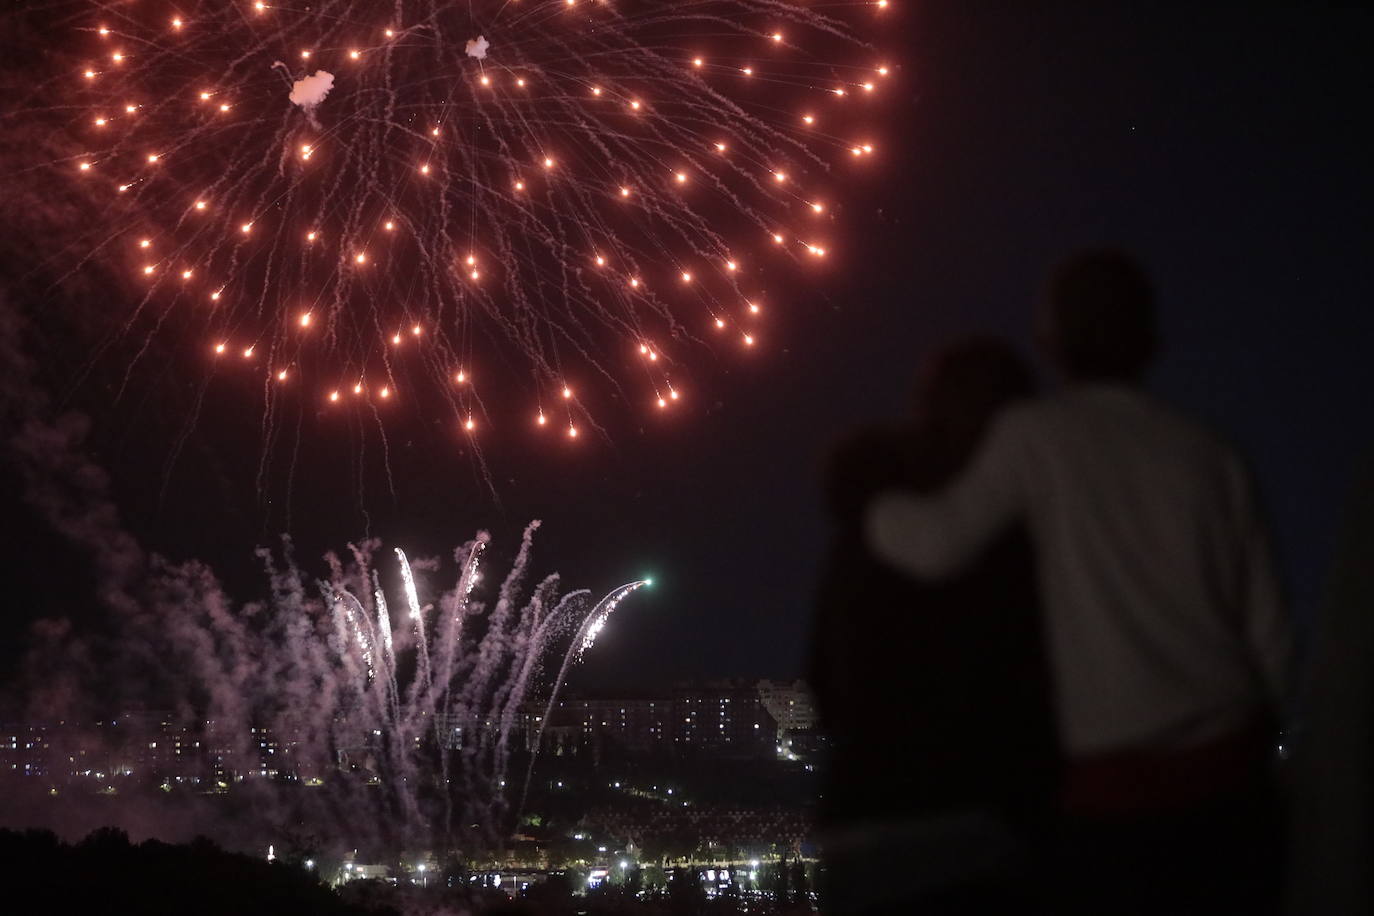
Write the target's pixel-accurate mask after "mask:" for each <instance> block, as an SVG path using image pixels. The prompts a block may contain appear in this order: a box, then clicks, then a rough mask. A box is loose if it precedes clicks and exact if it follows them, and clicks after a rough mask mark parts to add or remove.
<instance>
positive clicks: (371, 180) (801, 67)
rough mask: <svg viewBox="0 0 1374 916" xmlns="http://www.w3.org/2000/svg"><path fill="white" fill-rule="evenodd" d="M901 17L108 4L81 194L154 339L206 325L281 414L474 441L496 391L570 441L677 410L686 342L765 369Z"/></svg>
mask: <svg viewBox="0 0 1374 916" xmlns="http://www.w3.org/2000/svg"><path fill="white" fill-rule="evenodd" d="M887 5H888V4H887V0H877V2H865V3H858V4H854V3H845V4H835V5H833V12H832V11H828V10H827V9H826V5H825V4H811V3H802V2H785V0H693V2H689V3H683V2H680V0H624V2H609V0H480V2H474V3H470V4H453V3H441V2H437V0H418V2H397V3H395V4H394V5H382V6H378V5H377V4H373V3H366V2H363V0H325V2H323V3H321V4H319V5H316V6H308V7H302V6H298V5H297V6H279V5H277V4H275V3H268V2H265V0H263V2H253V0H214V2H187V3H185V4H182V5H180V6H177V7H172V6H170V5H168V4H165V3H160V2H155V3H150V2H139V3H133V2H124V0H117V2H116V0H108V2H97V3H95V4H93V5H92V7H91V8H90V10H89V15H83V16H82V17H81V19H82V21H80V23H79V28H78V31H77V34H76V35H75V36H74V41H75V47H76V48H77V49H78V53H77V55H76V57H77V60H79V63H77V64H75V71H74V73H73V82H75V83H76V84H77V85H76V87H75V90H74V94H75V96H76V102H77V105H78V109H79V110H80V111H81V112H82V115H81V119H80V123H78V125H77V130H78V134H79V137H80V142H81V144H82V145H83V146H84V147H85V151H84V152H83V153H81V154H80V155H77V156H75V157H74V158H73V160H72V161H71V163H70V168H71V170H72V173H73V176H74V178H76V179H77V180H80V181H83V182H89V185H88V187H89V189H90V191H91V193H92V194H93V195H95V196H96V198H97V199H102V200H104V202H105V206H106V208H107V209H108V212H109V213H110V214H112V216H113V217H114V222H115V223H116V224H115V225H114V226H112V227H110V230H109V234H108V235H106V236H105V237H104V238H103V241H102V243H101V244H100V246H99V247H100V249H101V250H102V251H103V252H104V253H105V254H107V255H109V256H111V257H112V259H113V261H114V263H116V264H117V265H119V267H120V268H121V270H123V271H127V272H128V273H129V274H130V275H131V276H132V278H133V281H134V282H136V283H137V284H139V285H141V286H142V287H143V289H144V293H143V296H142V299H141V302H140V303H139V305H138V306H137V308H136V309H134V310H133V312H132V314H133V315H135V316H136V315H138V314H140V313H142V312H146V311H150V310H153V309H157V310H158V312H157V313H158V314H162V312H161V310H162V309H177V310H182V311H184V312H188V313H189V314H190V316H191V317H190V319H189V322H190V326H191V327H194V328H195V329H196V330H195V331H194V335H193V339H195V340H196V341H197V346H199V347H202V348H203V352H204V353H205V355H206V358H207V359H210V360H217V361H219V362H222V363H229V362H232V363H234V364H236V365H235V369H236V370H237V371H242V372H248V373H255V374H258V375H259V376H260V377H261V378H262V379H263V380H264V383H265V384H264V387H265V389H266V390H267V397H268V398H269V400H270V399H275V398H281V397H285V396H287V393H288V392H291V391H294V392H295V393H294V395H293V396H296V397H304V398H308V399H313V400H314V401H316V402H317V403H318V404H319V405H320V407H321V408H322V409H324V410H345V409H348V407H349V406H350V405H357V406H361V405H368V406H369V407H370V408H372V409H381V408H382V407H383V406H384V405H386V404H387V403H391V402H395V401H396V400H398V399H400V398H406V397H416V398H418V397H419V396H420V389H435V388H437V389H438V390H439V391H441V392H442V398H443V403H444V404H445V405H446V409H447V410H449V411H451V416H452V420H451V422H452V423H453V424H454V426H455V427H456V428H457V429H458V430H460V431H462V432H463V433H465V434H466V435H468V436H472V435H475V434H477V433H478V432H480V430H481V428H482V426H483V425H485V424H487V423H489V422H490V420H491V417H490V416H489V415H488V413H487V410H486V407H485V406H484V400H483V395H484V394H486V393H491V392H492V389H491V388H484V387H482V386H483V385H484V384H489V383H488V382H487V380H489V379H500V380H502V383H503V384H504V383H505V382H508V381H514V382H515V383H517V384H518V385H519V387H520V388H521V390H522V391H523V392H524V393H522V394H520V395H518V396H517V397H516V398H515V399H511V398H509V397H504V396H503V397H502V399H501V403H502V404H513V403H515V404H518V403H520V402H521V400H524V401H525V404H526V406H525V407H522V408H520V410H521V411H527V413H526V414H525V417H526V419H523V420H521V422H528V423H531V424H533V425H534V426H535V427H537V428H553V429H558V428H560V427H561V429H562V430H563V433H564V434H565V435H566V436H567V437H570V438H575V437H577V435H578V431H579V425H596V423H597V420H596V417H595V411H596V408H597V407H598V406H599V405H602V406H604V405H605V404H606V403H607V402H608V400H609V399H610V398H611V397H616V398H622V399H624V400H625V401H627V402H628V403H629V404H631V405H643V407H644V408H645V409H646V410H649V411H658V410H665V409H668V408H671V407H673V406H674V405H675V404H676V403H678V402H679V401H680V399H682V398H683V397H685V392H686V390H687V389H688V387H689V386H688V384H687V379H686V373H687V371H688V370H687V368H686V364H687V362H688V360H687V356H688V352H687V351H688V350H689V348H690V346H691V345H692V344H693V343H695V342H699V341H701V340H703V339H709V338H711V337H713V336H714V337H719V338H721V339H722V340H724V341H734V342H735V343H736V344H737V345H738V346H739V347H742V348H749V347H752V346H754V345H755V344H756V343H757V342H758V341H760V340H761V339H762V337H761V331H760V323H761V321H762V317H763V313H764V312H765V311H767V309H765V308H764V306H763V304H762V299H763V296H762V292H763V285H764V280H763V271H764V270H765V269H767V265H768V263H769V262H774V261H779V260H781V261H782V263H784V264H787V265H788V266H789V269H796V270H800V271H803V272H808V274H809V272H811V271H814V270H817V269H820V268H822V266H823V265H824V263H825V260H826V256H827V253H828V252H829V250H830V248H831V246H833V245H835V244H837V242H836V240H835V238H834V236H835V234H836V228H835V224H834V223H833V222H832V219H831V210H832V202H833V200H834V198H835V196H836V195H837V191H838V188H839V186H840V184H841V183H842V182H843V181H844V179H845V178H846V176H847V174H849V173H852V172H853V171H854V170H861V169H864V168H865V167H866V166H867V163H868V157H869V156H870V155H871V154H872V153H873V152H874V142H875V141H874V139H873V135H872V133H871V131H870V127H871V120H870V119H872V118H873V117H875V116H876V112H875V111H874V110H873V108H872V103H873V98H872V97H874V96H878V95H880V94H881V92H880V90H881V88H882V86H883V84H884V81H885V80H886V79H887V77H888V74H889V62H887V61H885V60H884V58H883V57H882V56H881V55H880V54H879V53H878V52H877V51H876V50H874V49H873V48H872V47H871V46H870V45H869V44H867V43H866V42H864V41H863V40H862V38H861V37H860V36H861V33H863V32H864V31H865V30H866V29H873V28H876V27H879V26H880V25H881V22H882V20H883V16H884V15H885V10H886V7H887ZM130 326H132V319H131V321H130ZM425 399H426V403H430V402H429V401H428V395H425Z"/></svg>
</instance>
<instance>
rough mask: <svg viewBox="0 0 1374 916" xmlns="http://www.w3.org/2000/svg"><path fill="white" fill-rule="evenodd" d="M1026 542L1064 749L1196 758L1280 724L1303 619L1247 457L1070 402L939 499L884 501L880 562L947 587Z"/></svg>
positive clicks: (1105, 401)
mask: <svg viewBox="0 0 1374 916" xmlns="http://www.w3.org/2000/svg"><path fill="white" fill-rule="evenodd" d="M1015 521H1023V522H1024V523H1025V524H1027V525H1028V527H1029V529H1030V533H1031V537H1032V541H1033V543H1034V547H1035V551H1036V566H1037V575H1038V579H1039V585H1040V589H1041V597H1042V600H1043V602H1044V608H1045V617H1046V638H1047V642H1048V644H1049V647H1050V658H1051V662H1052V667H1053V671H1054V680H1055V692H1056V705H1057V710H1058V716H1059V728H1060V737H1061V744H1062V745H1063V747H1064V749H1065V751H1066V752H1068V753H1070V754H1073V755H1082V754H1093V753H1098V752H1103V751H1111V750H1125V749H1138V748H1162V747H1175V746H1186V745H1188V744H1192V743H1195V742H1199V741H1205V740H1207V739H1208V738H1212V737H1217V736H1220V735H1223V734H1225V733H1227V732H1228V731H1230V730H1232V729H1235V728H1238V727H1241V726H1243V725H1245V724H1248V723H1249V722H1250V721H1251V720H1252V719H1253V718H1254V717H1255V716H1256V715H1257V714H1260V713H1262V712H1264V711H1270V710H1274V709H1276V708H1277V705H1278V704H1279V702H1280V701H1281V698H1282V696H1283V692H1284V689H1285V687H1286V680H1285V679H1286V675H1287V668H1288V655H1289V648H1290V627H1289V619H1288V615H1287V612H1286V608H1285V607H1284V604H1283V601H1282V598H1281V595H1280V592H1279V588H1278V585H1277V581H1276V578H1275V575H1274V570H1273V561H1272V556H1271V553H1270V549H1269V541H1268V537H1267V534H1266V531H1265V527H1264V524H1263V522H1262V520H1261V517H1260V514H1259V511H1258V507H1257V505H1256V500H1255V495H1254V492H1253V487H1252V485H1251V481H1250V477H1249V474H1248V473H1247V472H1246V470H1245V468H1244V466H1243V465H1242V463H1241V462H1240V460H1239V458H1238V457H1237V455H1236V454H1235V452H1234V451H1233V450H1232V449H1231V448H1229V447H1228V446H1226V445H1225V444H1223V443H1222V442H1221V441H1220V440H1219V439H1217V438H1216V437H1215V436H1213V435H1212V434H1211V433H1209V432H1208V431H1207V430H1205V429H1204V428H1202V427H1201V426H1200V425H1198V424H1196V423H1194V422H1192V421H1190V420H1188V419H1186V418H1184V417H1182V416H1181V415H1179V414H1178V413H1176V412H1174V411H1173V410H1171V409H1169V408H1167V407H1165V406H1164V405H1162V404H1160V403H1159V402H1158V401H1156V400H1154V399H1153V398H1151V397H1149V396H1148V395H1146V394H1145V393H1143V392H1140V391H1137V390H1135V389H1132V388H1127V387H1122V386H1111V385H1092V386H1084V387H1080V388H1073V389H1070V390H1068V391H1066V392H1065V393H1063V394H1061V395H1059V396H1056V397H1053V398H1048V399H1045V400H1042V401H1039V402H1036V403H1032V404H1029V405H1026V406H1023V407H1015V408H1011V409H1009V410H1007V411H1006V412H1005V413H1004V414H1003V415H1001V416H1000V417H999V418H998V419H997V420H996V421H995V422H994V424H993V427H992V429H991V430H990V431H989V433H988V436H987V439H986V440H985V442H984V443H983V445H982V447H981V448H980V450H979V452H978V454H977V455H976V456H975V458H974V459H973V461H972V462H971V463H970V465H969V467H968V468H967V469H966V471H965V472H964V473H963V474H962V475H961V476H960V477H959V478H957V479H956V480H955V481H954V482H953V483H952V484H951V485H950V486H949V487H948V488H947V489H946V490H945V491H943V492H941V493H938V494H934V495H930V496H914V495H910V494H906V493H895V492H894V493H887V494H883V495H882V496H880V497H879V498H878V499H876V500H875V501H874V502H873V503H872V504H871V505H870V507H869V509H868V512H867V516H866V520H865V522H866V528H867V538H868V541H869V545H870V547H871V548H872V549H873V551H874V552H875V553H876V554H877V555H878V556H879V557H881V558H883V559H884V560H886V561H887V562H889V563H891V564H892V565H893V566H895V567H897V568H899V569H902V570H905V571H907V572H909V573H911V574H913V575H915V576H917V577H920V578H926V579H932V578H941V577H943V576H946V575H949V574H953V573H955V572H958V571H959V569H960V568H961V567H962V566H963V565H964V564H966V563H968V562H970V561H971V560H972V559H973V558H974V557H975V556H976V555H977V554H978V552H979V551H980V550H981V549H982V548H983V547H984V546H985V545H986V544H987V543H988V542H989V540H990V539H991V538H992V537H993V536H995V535H996V534H997V533H998V532H999V531H1000V530H1002V529H1004V528H1005V527H1006V526H1008V525H1010V524H1011V523H1013V522H1015Z"/></svg>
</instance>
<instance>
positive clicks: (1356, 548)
mask: <svg viewBox="0 0 1374 916" xmlns="http://www.w3.org/2000/svg"><path fill="white" fill-rule="evenodd" d="M1346 506H1347V510H1346V520H1345V525H1344V527H1343V530H1342V532H1341V537H1340V541H1339V542H1338V544H1337V548H1336V558H1335V562H1334V563H1333V565H1332V570H1331V577H1330V581H1329V582H1328V583H1327V588H1326V596H1325V600H1324V601H1323V603H1322V607H1321V611H1320V613H1319V615H1318V618H1317V625H1316V633H1315V636H1314V638H1313V644H1312V652H1311V664H1310V669H1309V672H1308V677H1307V678H1306V681H1307V683H1306V685H1305V690H1304V691H1303V694H1304V696H1303V704H1302V707H1303V716H1302V718H1303V722H1304V726H1303V728H1302V730H1301V732H1300V733H1299V734H1298V735H1297V736H1296V740H1295V746H1296V749H1295V751H1294V752H1293V777H1294V780H1293V783H1294V785H1293V789H1294V791H1293V802H1294V806H1293V852H1294V855H1293V873H1292V883H1291V886H1290V888H1289V895H1288V896H1289V907H1288V910H1289V912H1290V913H1292V914H1295V916H1296V914H1302V916H1307V914H1311V916H1328V914H1331V916H1338V914H1339V916H1344V914H1361V916H1364V914H1369V913H1374V455H1370V456H1368V457H1367V458H1366V459H1365V462H1364V467H1363V469H1362V472H1361V475H1360V478H1359V480H1358V482H1357V483H1356V486H1355V488H1354V490H1353V491H1352V493H1351V498H1350V499H1349V500H1347V502H1346Z"/></svg>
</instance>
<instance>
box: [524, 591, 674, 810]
mask: <svg viewBox="0 0 1374 916" xmlns="http://www.w3.org/2000/svg"><path fill="white" fill-rule="evenodd" d="M653 584H654V583H653V580H652V579H637V580H635V581H634V582H627V583H626V584H624V585H622V586H620V587H619V588H617V589H616V590H615V591H613V592H611V593H610V594H608V595H606V597H604V598H602V599H601V600H600V601H598V602H597V603H596V604H595V605H593V606H592V609H591V611H590V612H588V614H587V615H586V616H585V617H584V618H583V619H582V624H581V626H579V627H578V628H577V632H576V633H574V634H573V639H572V643H571V644H570V645H569V646H568V651H567V652H565V653H564V654H563V664H562V665H561V666H560V667H559V669H558V676H557V677H555V678H554V679H553V686H552V687H551V688H550V689H549V701H548V703H546V704H545V706H544V714H543V716H541V717H540V719H539V732H538V739H536V741H535V742H534V753H532V754H531V755H530V762H529V766H528V767H527V768H526V769H525V782H524V785H523V787H522V788H521V790H520V804H519V805H518V806H517V808H516V811H517V812H521V811H523V810H524V808H525V800H526V799H527V798H528V797H529V791H530V780H531V779H532V778H533V776H534V764H535V762H536V761H537V760H538V759H539V757H538V755H539V747H540V746H541V745H542V743H543V742H542V740H539V739H542V737H543V734H544V726H545V725H546V724H547V723H548V721H549V717H550V716H551V715H553V707H554V704H555V703H557V702H558V694H559V692H560V691H561V690H562V689H563V681H564V680H565V679H566V678H567V676H568V669H569V668H571V667H572V666H573V663H574V662H578V661H581V660H582V656H583V655H584V654H585V653H586V651H587V650H588V649H590V648H591V647H592V645H593V644H594V643H595V642H596V637H597V636H598V635H599V634H600V633H601V631H602V630H603V629H604V628H605V626H606V621H608V620H609V619H610V617H611V615H612V614H613V613H615V609H616V608H618V607H619V606H620V602H622V601H624V600H625V599H626V598H628V597H629V596H630V595H632V594H634V593H635V592H637V591H638V590H639V589H641V588H644V587H645V586H649V585H653Z"/></svg>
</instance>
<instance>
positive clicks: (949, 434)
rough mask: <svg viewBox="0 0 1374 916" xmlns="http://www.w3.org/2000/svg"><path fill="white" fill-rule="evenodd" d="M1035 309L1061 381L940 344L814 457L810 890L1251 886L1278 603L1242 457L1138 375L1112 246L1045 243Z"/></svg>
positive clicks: (1275, 678)
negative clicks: (883, 408) (823, 751)
mask: <svg viewBox="0 0 1374 916" xmlns="http://www.w3.org/2000/svg"><path fill="white" fill-rule="evenodd" d="M1036 332H1037V335H1036V336H1037V341H1038V343H1039V345H1040V346H1041V348H1042V350H1043V352H1044V355H1045V356H1046V357H1047V358H1048V359H1049V361H1050V362H1051V364H1052V365H1053V366H1054V368H1055V369H1056V370H1057V373H1058V374H1059V375H1060V377H1061V380H1062V382H1063V387H1062V389H1061V390H1059V391H1057V392H1056V393H1054V394H1052V395H1049V396H1045V397H1040V398H1034V399H1033V398H1031V397H1030V395H1031V394H1032V390H1031V389H1032V385H1031V382H1030V374H1029V372H1028V370H1027V369H1026V368H1025V367H1024V366H1023V364H1022V362H1021V360H1020V359H1019V358H1018V357H1017V355H1016V353H1015V351H1014V350H1012V349H1011V348H1010V347H1008V346H1007V345H1005V344H1003V343H1000V342H998V341H996V340H994V339H973V340H968V341H964V342H962V343H958V344H955V345H953V346H950V347H948V348H946V349H945V350H943V351H942V352H940V353H938V354H936V355H935V356H934V358H933V359H931V360H930V361H928V365H927V366H926V369H925V373H924V375H923V376H922V378H921V381H920V384H919V387H918V393H917V404H916V411H915V415H914V417H913V419H912V421H911V422H910V423H909V424H907V425H906V426H904V427H901V428H895V429H891V430H886V431H880V432H873V433H868V434H865V435H863V436H860V437H858V438H857V439H855V440H853V441H852V442H850V443H848V444H847V445H845V446H844V447H842V448H841V449H840V451H839V452H838V454H837V457H836V460H835V462H834V465H833V467H832V468H831V473H830V480H829V485H828V486H829V498H830V507H831V510H832V512H833V514H834V516H835V522H836V530H837V534H836V539H835V543H834V545H833V547H832V551H831V556H830V562H829V565H828V568H827V570H826V573H825V577H824V579H823V582H822V587H821V596H820V603H819V608H818V623H817V630H816V642H815V654H814V663H813V678H814V679H815V681H816V687H817V693H818V699H819V702H820V704H821V711H822V715H823V718H824V720H825V722H826V724H827V727H828V728H829V729H830V731H831V733H832V735H833V737H834V740H835V759H834V765H833V768H832V775H831V778H830V780H829V782H828V784H827V789H826V794H825V798H824V799H823V808H824V811H825V814H826V827H827V835H828V840H827V863H828V875H829V879H830V880H829V883H828V884H829V887H830V889H831V894H830V904H829V907H828V909H827V912H834V913H837V914H839V913H847V912H864V913H880V912H893V913H895V912H914V913H923V912H924V913H944V912H950V913H954V912H984V911H997V910H999V909H1004V910H1005V911H1007V912H1025V911H1037V910H1038V911H1042V912H1054V913H1098V914H1106V913H1110V914H1122V913H1170V914H1181V913H1194V912H1198V913H1201V912H1207V913H1220V912H1246V913H1256V912H1267V911H1272V910H1273V909H1274V908H1275V906H1276V901H1277V898H1278V881H1279V873H1280V867H1279V866H1280V865H1281V847H1280V842H1279V831H1278V824H1277V809H1276V805H1275V803H1274V797H1273V792H1272V789H1271V784H1272V777H1271V773H1270V767H1271V763H1272V757H1273V747H1274V737H1275V728H1276V722H1277V711H1278V709H1279V707H1280V703H1281V698H1282V697H1283V696H1284V691H1285V689H1286V677H1287V672H1288V665H1289V651H1290V623H1289V619H1288V615H1287V612H1286V609H1285V607H1284V604H1283V602H1282V600H1281V597H1280V594H1279V590H1278V587H1277V584H1276V580H1275V576H1274V571H1273V563H1272V558H1271V555H1270V551H1269V545H1268V537H1267V532H1266V530H1265V526H1264V523H1263V521H1262V519H1261V516H1260V513H1259V511H1258V507H1257V504H1256V499H1255V495H1254V492H1253V487H1252V485H1251V481H1250V478H1249V475H1248V473H1247V471H1246V470H1245V468H1244V466H1243V465H1242V463H1241V462H1240V460H1239V459H1238V458H1237V456H1236V454H1235V453H1234V451H1233V450H1232V449H1231V448H1230V447H1228V446H1227V445H1225V444H1224V443H1222V442H1221V441H1220V440H1219V439H1218V438H1216V437H1215V436H1214V435H1212V434H1211V433H1210V432H1208V431H1207V430H1206V429H1204V428H1202V427H1201V426H1200V425H1198V424H1197V423H1195V422H1193V421H1191V420H1189V419H1187V418H1185V417H1183V416H1182V415H1180V414H1178V413H1177V412H1175V411H1174V410H1172V409H1171V408H1169V407H1167V406H1165V405H1163V404H1161V403H1160V402H1158V401H1157V400H1155V399H1154V398H1153V397H1151V396H1150V395H1148V394H1146V393H1145V392H1144V391H1143V389H1142V388H1141V384H1140V382H1141V379H1142V377H1143V375H1144V373H1145V370H1146V369H1147V367H1148V366H1149V364H1150V363H1151V361H1152V359H1153V357H1154V355H1155V352H1156V348H1157V333H1156V325H1155V314H1154V301H1153V293H1152V290H1151V287H1150V284H1149V283H1148V281H1147V279H1146V277H1145V276H1144V274H1143V272H1142V271H1141V270H1140V269H1139V267H1137V266H1136V265H1135V263H1134V262H1132V261H1131V260H1130V259H1129V258H1128V257H1126V256H1125V255H1123V254H1121V253H1119V252H1114V251H1105V250H1103V251H1091V252H1086V253H1084V254H1081V255H1079V256H1077V257H1075V258H1073V259H1071V260H1069V261H1067V262H1066V263H1064V264H1063V265H1061V266H1060V267H1059V268H1058V269H1057V270H1056V271H1055V273H1054V275H1053V277H1052V278H1051V281H1050V283H1049V287H1048V290H1047V294H1046V296H1045V298H1044V301H1043V304H1042V306H1041V308H1040V309H1039V311H1038V314H1037V328H1036ZM875 869H877V870H876V871H875Z"/></svg>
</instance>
